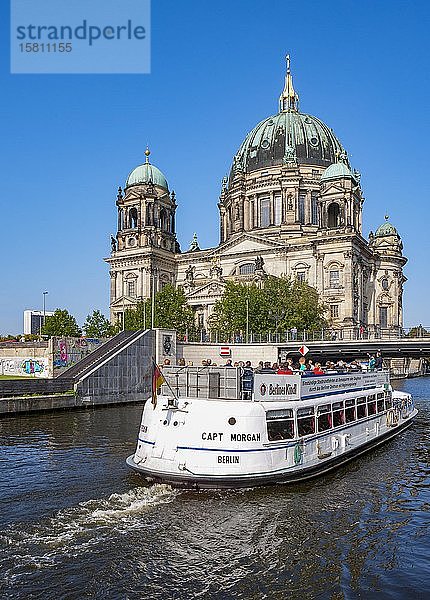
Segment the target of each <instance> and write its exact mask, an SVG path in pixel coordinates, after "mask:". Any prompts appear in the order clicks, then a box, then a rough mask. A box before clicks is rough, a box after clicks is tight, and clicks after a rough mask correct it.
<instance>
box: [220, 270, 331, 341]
mask: <svg viewBox="0 0 430 600" xmlns="http://www.w3.org/2000/svg"><path fill="white" fill-rule="evenodd" d="M247 315H248V330H249V332H250V333H251V332H252V333H254V334H267V333H276V332H281V331H285V330H287V329H290V328H291V327H297V329H306V330H308V331H311V330H313V329H317V328H320V327H323V326H324V324H325V321H324V306H323V305H322V304H321V303H320V300H319V296H318V293H317V291H316V290H315V289H314V288H312V287H311V286H309V285H308V284H307V283H303V282H299V281H297V280H292V279H290V278H288V277H280V278H279V277H267V278H266V279H265V280H264V282H263V284H262V285H261V286H258V285H256V284H255V283H252V284H251V285H247V284H242V283H233V282H228V283H227V285H226V288H225V291H224V294H223V296H222V298H221V299H220V300H219V301H218V302H217V303H216V304H215V307H214V311H213V313H212V316H211V318H210V328H211V330H213V331H218V332H219V333H224V334H225V333H227V334H228V335H230V336H232V335H234V334H236V333H242V334H243V333H244V332H245V331H246V322H247Z"/></svg>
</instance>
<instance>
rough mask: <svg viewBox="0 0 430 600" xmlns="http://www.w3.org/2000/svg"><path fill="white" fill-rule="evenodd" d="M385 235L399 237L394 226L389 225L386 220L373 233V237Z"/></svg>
mask: <svg viewBox="0 0 430 600" xmlns="http://www.w3.org/2000/svg"><path fill="white" fill-rule="evenodd" d="M386 219H388V217H386ZM386 235H399V234H398V232H397V229H396V228H395V227H394V225H391V223H389V222H388V220H386V221H385V223H382V225H380V226H379V227H378V229H377V230H376V231H375V237H385V236H386Z"/></svg>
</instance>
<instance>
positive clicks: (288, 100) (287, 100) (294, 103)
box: [279, 54, 299, 112]
mask: <svg viewBox="0 0 430 600" xmlns="http://www.w3.org/2000/svg"><path fill="white" fill-rule="evenodd" d="M285 60H286V62H287V72H286V74H285V85H284V89H283V92H282V94H281V96H280V97H279V112H283V111H286V110H295V111H297V110H298V108H299V96H298V94H296V92H295V90H294V86H293V77H292V75H291V70H290V55H289V54H287V56H286V58H285Z"/></svg>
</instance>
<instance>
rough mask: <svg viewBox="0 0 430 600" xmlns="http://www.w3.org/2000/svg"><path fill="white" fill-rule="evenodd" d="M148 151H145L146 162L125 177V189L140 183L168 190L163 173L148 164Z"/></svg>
mask: <svg viewBox="0 0 430 600" xmlns="http://www.w3.org/2000/svg"><path fill="white" fill-rule="evenodd" d="M150 154H151V153H150V151H149V150H148V148H147V149H146V151H145V155H146V162H145V163H144V164H143V165H139V166H138V167H136V168H135V169H133V171H132V172H131V173H130V175H129V176H128V177H127V181H126V183H125V187H126V188H127V187H129V186H130V185H138V184H141V183H153V184H154V185H159V186H160V187H162V188H164V189H166V190H168V189H169V186H168V184H167V179H166V178H165V177H164V175H163V173H162V172H161V171H160V169H157V167H155V166H154V165H151V163H150V162H149V155H150Z"/></svg>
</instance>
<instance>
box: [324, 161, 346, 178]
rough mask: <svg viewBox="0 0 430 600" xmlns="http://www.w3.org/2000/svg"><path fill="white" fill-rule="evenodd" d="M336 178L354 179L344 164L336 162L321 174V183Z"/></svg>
mask: <svg viewBox="0 0 430 600" xmlns="http://www.w3.org/2000/svg"><path fill="white" fill-rule="evenodd" d="M338 177H351V178H353V179H354V175H353V174H352V173H351V169H350V168H349V167H348V165H346V164H345V163H344V162H337V163H334V164H332V165H330V166H329V167H327V169H326V170H325V171H324V173H323V174H322V177H321V181H326V180H327V179H337V178H338Z"/></svg>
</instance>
